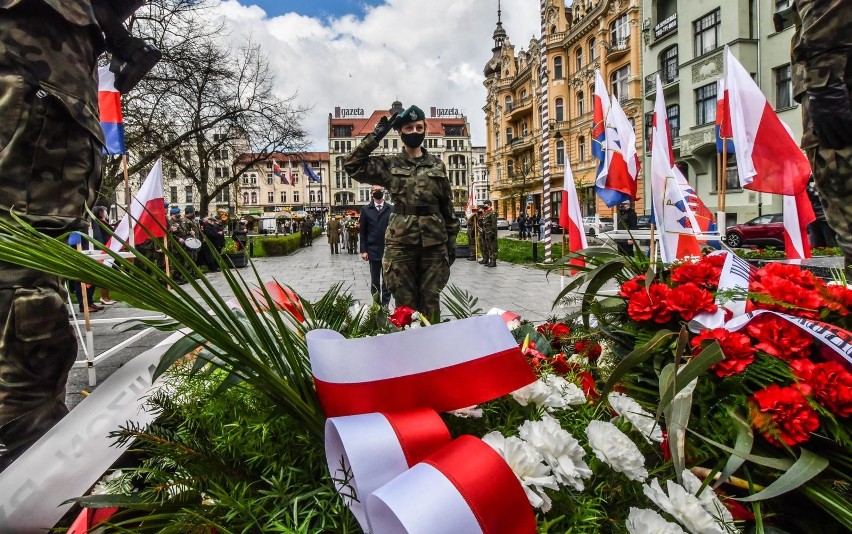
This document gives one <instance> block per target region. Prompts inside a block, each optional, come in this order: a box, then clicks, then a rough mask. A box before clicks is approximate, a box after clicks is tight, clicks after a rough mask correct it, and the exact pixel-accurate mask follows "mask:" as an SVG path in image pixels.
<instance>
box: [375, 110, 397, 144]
mask: <svg viewBox="0 0 852 534" xmlns="http://www.w3.org/2000/svg"><path fill="white" fill-rule="evenodd" d="M396 119H397V114H396V113H394V114H393V115H391V117H390V119H388V118H387V117H382V118H381V119H379V122H378V123H377V124H376V127H375V128H373V135H375V136H376V141H381V140H382V139H384V138H385V136H386V135H387V134H388V132H389V131H391V128H393V125H394V124H396Z"/></svg>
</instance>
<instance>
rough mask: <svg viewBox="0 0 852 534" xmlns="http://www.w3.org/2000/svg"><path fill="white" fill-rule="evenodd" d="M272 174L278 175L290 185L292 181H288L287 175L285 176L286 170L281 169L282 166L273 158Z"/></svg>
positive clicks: (283, 182)
mask: <svg viewBox="0 0 852 534" xmlns="http://www.w3.org/2000/svg"><path fill="white" fill-rule="evenodd" d="M272 174H274V175H275V176H277V177H278V178H279V179H280V180H281V183H282V184H285V185H290V182H288V181H287V177H286V176H284V172H283V171H282V170H281V166H280V165H278V162H276V161H275V160H274V159H273V160H272Z"/></svg>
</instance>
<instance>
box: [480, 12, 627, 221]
mask: <svg viewBox="0 0 852 534" xmlns="http://www.w3.org/2000/svg"><path fill="white" fill-rule="evenodd" d="M542 7H543V9H542V17H543V20H542V29H543V33H544V46H541V45H542V43H541V41H539V40H538V39H532V40H531V41H530V42H529V44H528V45H527V47H526V49H523V48H522V49H520V50H518V51H517V52H516V51H515V46H514V45H513V44H511V42H510V41H509V36H508V35H507V34H506V31H505V30H504V29H503V26H502V23H501V22H500V12H499V8H498V22H497V28H496V29H495V30H494V34H493V39H494V47H493V48H492V52H493V55H492V57H491V59H490V60H489V61H488V63H487V64H486V66H485V70H484V74H485V77H486V80H485V87H486V89H487V91H488V96H487V101H486V105H485V106H484V108H483V110H484V111H485V116H486V129H487V140H486V151H487V154H486V161H487V162H488V167H489V171H490V185H491V196H492V200H494V201H495V204H496V206H497V212H498V213H499V214H500V215H501V216H503V217H506V218H508V219H513V218H515V217H517V216H518V215H520V213H521V212H522V211H526V213H527V214H532V213H538V214H542V213H543V210H542V208H543V204H544V203H543V200H544V199H543V176H544V170H545V169H543V158H542V154H541V152H542V146H545V145H544V142H545V140H544V139H542V137H543V136H542V119H541V117H542V111H543V110H542V109H541V106H542V105H543V102H541V100H542V99H541V98H540V95H542V94H546V100H547V102H546V105H547V106H548V109H547V114H546V115H547V117H548V128H547V131H548V139H547V140H546V143H547V145H546V146H547V147H548V148H549V158H548V161H549V165H550V176H551V182H552V183H551V189H550V190H551V191H552V193H550V197H551V198H550V199H549V200H550V201H551V202H550V203H551V217H552V219H553V220H554V221H555V220H556V218H557V217H558V213H559V208H560V203H561V200H562V195H561V189H562V185H563V177H564V174H565V164H566V163H570V165H571V169H572V171H573V174H574V181H575V184H576V185H577V190H578V194H579V196H580V200H581V204H582V206H581V208H582V211H583V213H584V214H587V215H588V214H594V213H602V214H607V215H608V214H609V213H610V212H611V209H610V208H606V207H605V206H604V205H603V204H602V203H599V202H598V201H597V200H596V197H595V196H594V189H593V185H594V177H595V169H596V167H597V160H595V159H594V158H593V157H592V135H591V133H592V126H593V125H592V111H593V102H594V83H595V70H600V72H601V76H602V77H603V79H604V80H605V81H606V82H607V85H608V89H609V92H610V94H612V95H615V96H616V97H617V98H618V99H619V101H620V103H621V106H622V107H623V108H624V111H625V113H626V114H627V116H628V118H629V119H630V120H631V122H632V123H633V124H634V129H635V131H636V139H637V143H638V144H637V150H638V151H639V153H640V158H641V153H642V146H641V139H642V128H643V125H642V96H643V95H642V89H643V87H642V69H641V62H640V60H641V41H640V35H641V32H640V30H641V26H640V21H641V17H640V1H639V0H597V1H595V0H586V1H581V0H574V2H573V3H572V5H571V6H566V5H565V1H564V0H543V1H542ZM542 50H543V53H542ZM542 69H545V70H544V72H542ZM542 80H544V82H542ZM542 83H546V84H547V87H546V88H545V87H542ZM639 191H640V192H641V191H642V182H641V178H640V183H639ZM640 196H641V195H640ZM642 203H643V200H642V199H640V200H639V201H638V202H637V206H636V209H637V211H639V212H640V213H641V210H642Z"/></svg>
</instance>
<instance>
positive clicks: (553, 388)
mask: <svg viewBox="0 0 852 534" xmlns="http://www.w3.org/2000/svg"><path fill="white" fill-rule="evenodd" d="M512 397H513V398H514V399H515V400H516V401H518V404H520V405H521V406H526V405H528V404H530V403H532V404H535V405H536V406H541V407H543V408H545V409H546V410H547V411H549V412H550V411H553V410H558V409H565V408H568V407H569V406H574V405H578V404H585V403H586V395H585V394H584V393H583V390H582V389H580V386H578V385H577V384H574V383H573V382H568V381H567V380H565V379H564V378H562V377H561V376H556V375H547V376H546V377H545V378H544V380H536V381H535V382H533V383H532V384H528V385H526V386H524V387H522V388H521V389H519V390H517V391H513V392H512Z"/></svg>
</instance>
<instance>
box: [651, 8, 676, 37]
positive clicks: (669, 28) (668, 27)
mask: <svg viewBox="0 0 852 534" xmlns="http://www.w3.org/2000/svg"><path fill="white" fill-rule="evenodd" d="M675 31H677V13H675V14H674V15H670V16H668V17H666V18H665V20H663V21H662V22H658V23H657V25H656V26H654V40H655V41H656V40H657V39H661V38H663V37H665V36H666V35H669V34H670V33H673V32H675Z"/></svg>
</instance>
